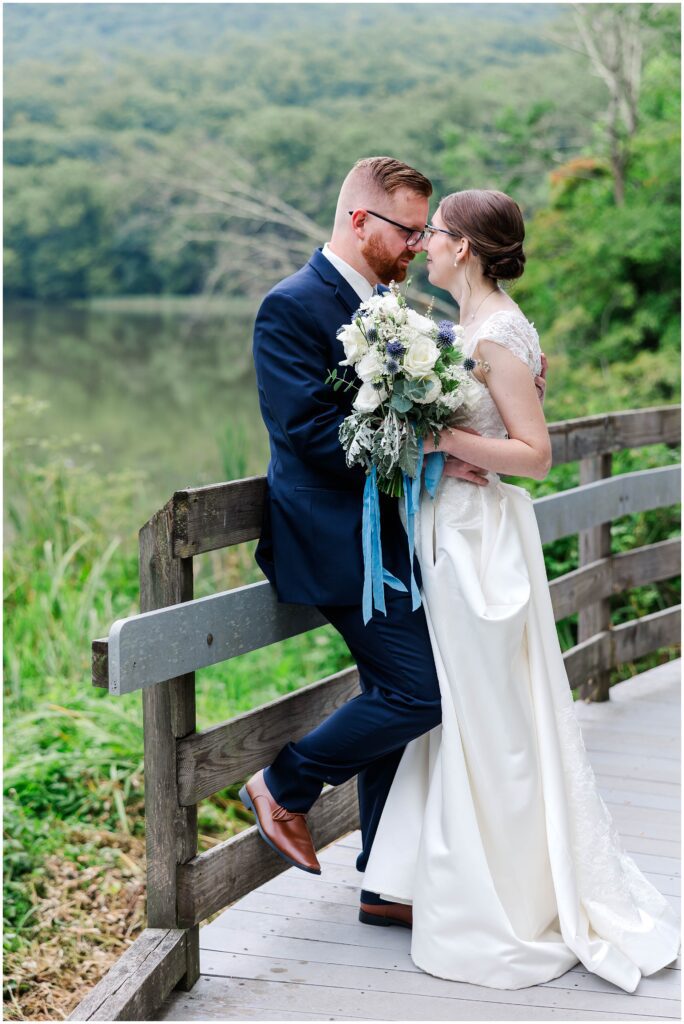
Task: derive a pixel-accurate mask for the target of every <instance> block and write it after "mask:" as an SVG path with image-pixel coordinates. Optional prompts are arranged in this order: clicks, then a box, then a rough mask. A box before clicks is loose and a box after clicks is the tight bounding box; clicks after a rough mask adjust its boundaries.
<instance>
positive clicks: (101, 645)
mask: <svg viewBox="0 0 684 1024" xmlns="http://www.w3.org/2000/svg"><path fill="white" fill-rule="evenodd" d="M91 659H92V660H91V666H92V682H93V686H99V687H100V688H101V689H103V690H106V689H107V688H108V687H109V640H108V639H107V637H101V638H99V639H98V640H93V641H92V644H91Z"/></svg>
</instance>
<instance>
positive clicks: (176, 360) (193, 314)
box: [4, 300, 268, 511]
mask: <svg viewBox="0 0 684 1024" xmlns="http://www.w3.org/2000/svg"><path fill="white" fill-rule="evenodd" d="M255 311H256V303H252V302H242V301H224V302H221V303H216V302H213V303H212V304H211V306H207V304H206V302H203V301H201V300H198V301H192V300H190V301H187V300H168V301H166V302H165V301H163V300H161V301H159V302H157V301H155V302H151V300H145V301H144V302H142V303H135V302H126V303H119V302H117V303H114V302H112V303H104V302H101V303H97V304H91V305H88V306H82V307H74V306H44V305H40V306H37V305H30V306H29V305H17V304H11V305H8V306H6V307H5V343H4V344H5V398H6V399H7V398H9V397H10V396H12V395H23V396H31V397H32V398H35V399H39V400H42V401H45V402H46V403H48V405H47V408H46V409H45V410H44V411H43V412H42V413H41V414H40V415H39V416H37V417H36V418H35V419H34V420H32V421H31V422H22V423H20V424H18V425H17V427H16V430H17V431H19V432H20V433H21V434H22V435H23V436H25V437H26V436H33V437H36V438H47V437H49V438H53V439H62V440H63V441H64V442H65V443H66V444H67V447H69V446H71V447H72V448H73V453H74V454H73V458H74V460H77V461H80V462H82V461H83V459H84V458H86V459H89V460H90V462H91V464H94V465H97V467H98V468H100V469H102V471H103V472H111V471H121V470H133V471H142V472H143V473H144V474H145V476H144V480H143V483H142V484H141V489H142V490H143V491H144V495H145V501H146V502H147V501H149V502H151V508H150V511H151V510H152V508H156V507H159V506H161V505H163V504H164V502H165V501H166V500H167V498H168V497H169V496H170V495H171V493H172V492H173V491H174V490H177V489H179V488H182V487H186V486H198V485H201V484H207V483H213V482H215V481H218V480H223V479H226V477H227V476H232V475H243V474H244V471H245V470H246V472H247V473H263V472H264V471H265V468H266V465H267V463H268V444H267V436H266V431H265V428H264V426H263V423H262V421H261V417H260V415H259V407H258V402H257V395H256V383H255V378H254V369H253V365H252V357H251V334H252V324H253V319H254V313H255ZM89 443H96V444H97V445H99V446H100V448H101V452H100V453H99V454H97V455H90V456H87V455H84V454H83V448H84V445H87V444H89Z"/></svg>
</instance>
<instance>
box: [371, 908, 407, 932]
mask: <svg viewBox="0 0 684 1024" xmlns="http://www.w3.org/2000/svg"><path fill="white" fill-rule="evenodd" d="M359 921H360V922H361V924H372V925H374V926H375V927H376V928H389V927H390V926H391V925H393V924H394V925H398V926H399V927H400V928H411V927H412V926H411V925H410V924H409V923H408V921H400V920H399V918H397V917H378V916H377V914H369V913H368V911H367V910H359Z"/></svg>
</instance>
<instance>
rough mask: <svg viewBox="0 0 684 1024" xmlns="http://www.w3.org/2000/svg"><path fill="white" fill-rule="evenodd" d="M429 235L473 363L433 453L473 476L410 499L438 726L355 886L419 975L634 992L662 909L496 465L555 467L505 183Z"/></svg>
mask: <svg viewBox="0 0 684 1024" xmlns="http://www.w3.org/2000/svg"><path fill="white" fill-rule="evenodd" d="M427 232H428V235H429V242H428V243H427V261H428V266H429V277H430V281H431V283H432V284H434V285H436V286H438V287H440V288H443V289H445V290H446V291H448V292H450V293H451V295H452V296H453V298H454V299H455V301H456V302H457V303H458V306H459V310H460V322H461V325H462V326H463V327H464V329H465V334H464V337H463V342H462V345H463V350H464V354H465V355H466V357H469V359H470V362H468V363H467V365H468V366H469V367H470V368H471V377H472V380H471V382H470V387H469V388H468V391H469V400H468V406H467V408H468V410H469V411H468V414H467V421H466V423H465V424H464V425H465V426H466V428H469V429H455V428H448V429H447V430H445V431H443V432H442V434H441V437H440V442H439V450H440V451H442V452H445V453H446V454H447V455H451V456H455V457H457V458H459V459H462V460H464V461H465V462H468V463H472V464H474V465H476V466H480V467H482V468H483V469H485V470H487V471H488V472H487V479H488V484H487V486H484V487H474V486H472V484H469V483H467V482H465V481H463V480H460V479H457V478H455V477H451V476H448V475H445V477H444V479H443V480H442V483H441V484H440V488H439V491H438V493H437V497H436V499H435V500H434V501H433V500H432V499H431V498H430V497H429V496H428V495H425V496H424V498H423V500H422V504H421V509H420V513H419V522H418V528H417V552H418V557H419V560H420V566H421V572H422V578H423V598H424V605H425V613H426V616H427V621H428V626H429V629H430V636H431V641H432V647H433V652H434V657H435V664H436V666H437V672H438V676H439V683H440V690H441V699H442V725H441V726H439V727H438V728H437V729H434V730H433V731H432V732H430V733H427V734H426V735H424V736H421V737H420V738H419V739H417V740H414V741H413V742H412V743H410V744H409V746H408V747H407V748H406V750H405V753H404V755H403V758H402V761H401V763H400V765H399V768H398V771H397V774H396V777H395V780H394V783H393V786H392V789H391V791H390V794H389V797H388V800H387V803H386V805H385V809H384V811H383V815H382V818H381V821H380V825H379V828H378V832H377V835H376V837H375V840H374V843H373V848H372V851H371V855H370V859H369V862H368V866H367V869H366V872H365V875H364V882H363V886H364V889H367V890H371V891H374V892H378V893H381V894H382V896H383V898H385V899H388V900H391V901H393V902H403V903H412V904H413V935H412V943H411V955H412V957H413V960H414V962H415V963H416V964H417V966H419V967H421V968H422V969H423V970H425V971H428V972H429V973H431V974H435V975H438V976H439V977H442V978H449V979H453V980H456V981H464V982H471V983H473V984H478V985H487V986H491V987H494V988H503V989H516V988H523V987H525V986H528V985H538V984H540V983H542V982H545V981H549V980H550V979H551V978H556V977H558V976H559V975H561V974H563V973H565V972H566V971H567V970H569V969H570V968H571V967H573V966H574V965H575V964H576V963H577V962H578V960H579V961H581V962H582V963H583V964H584V966H585V967H586V968H587V969H588V970H590V971H593V972H594V973H595V974H597V975H599V976H601V977H602V978H605V979H607V980H608V981H610V982H612V983H613V984H615V985H618V986H620V987H621V988H623V989H625V990H626V991H628V992H633V991H634V990H635V988H636V987H637V985H638V983H639V980H640V978H641V977H642V976H643V975H649V974H653V973H654V972H655V971H657V970H659V969H660V968H662V967H664V966H665V965H666V964H669V963H670V962H671V961H672V960H674V959H675V958H676V956H677V952H678V949H679V928H678V923H677V920H676V918H675V915H674V913H673V911H672V909H671V908H670V906H669V904H668V903H667V901H666V900H665V899H664V898H663V896H662V895H661V894H660V893H659V892H658V891H657V890H656V889H655V888H654V887H653V886H652V885H651V884H650V882H648V881H647V880H646V878H644V876H643V875H642V874H641V872H640V871H639V869H638V867H637V866H636V864H635V863H634V861H633V859H632V858H631V857H630V856H629V855H628V854H626V853H625V852H624V850H623V848H622V846H621V843H620V839H619V837H618V834H617V832H616V829H615V827H614V825H613V822H612V820H611V817H610V814H609V812H608V809H607V807H606V805H605V803H604V802H603V800H602V798H601V796H600V795H599V792H598V789H597V785H596V780H595V777H594V773H593V771H592V768H591V766H590V764H589V761H588V758H587V754H586V750H585V747H584V743H583V741H582V736H581V732H580V729H579V726H578V725H577V722H576V718H575V714H574V708H573V701H572V695H571V692H570V688H569V684H568V679H567V676H566V673H565V669H564V665H563V659H562V656H561V652H560V648H559V645H558V640H557V635H556V628H555V622H554V617H553V612H552V608H551V601H550V596H549V589H548V584H547V580H546V574H545V569H544V559H543V554H542V548H541V542H540V539H539V533H538V530H537V524H536V519H535V515H534V510H533V507H532V502H531V500H530V498H529V496H528V494H527V492H526V491H525V490H523V489H522V488H519V487H514V486H512V485H510V484H505V483H502V482H501V480H500V479H499V477H498V475H497V474H499V473H510V474H515V475H517V476H528V477H533V478H535V479H541V478H543V477H544V476H545V475H546V473H547V472H548V470H549V467H550V464H551V446H550V442H549V436H548V432H547V429H546V425H545V422H544V416H543V412H542V409H541V405H540V403H539V400H538V397H537V393H536V390H535V386H534V376H535V374H538V373H539V371H540V367H541V352H540V347H539V339H538V336H537V332H536V331H535V329H534V326H533V325H532V324H531V323H530V322H529V321H528V320H527V319H526V317H525V316H524V314H523V313H522V311H521V310H520V309H519V307H518V306H517V305H516V304H515V303H514V302H513V301H512V299H511V298H510V297H509V296H508V295H506V293H505V292H504V291H502V290H501V288H500V287H499V281H501V280H511V279H514V278H517V277H520V275H521V274H522V273H523V268H524V263H525V256H524V253H523V247H522V242H523V238H524V227H523V220H522V215H521V213H520V210H519V208H518V206H517V205H516V203H514V202H513V200H512V199H510V198H509V197H508V196H506V195H504V194H503V193H501V192H494V191H480V190H471V191H465V192H456V193H454V194H452V195H450V196H447V198H446V199H444V200H443V201H442V203H441V205H440V207H439V210H438V211H437V213H436V215H435V217H434V221H433V223H432V224H431V225H430V226H429V227H428V228H427ZM471 431H473V432H471ZM475 432H476V433H475ZM427 450H431V446H430V447H428V446H427V445H426V451H427ZM448 467H449V463H448V461H447V469H446V474H448Z"/></svg>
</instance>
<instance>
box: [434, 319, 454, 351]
mask: <svg viewBox="0 0 684 1024" xmlns="http://www.w3.org/2000/svg"><path fill="white" fill-rule="evenodd" d="M454 337H455V335H454V325H453V324H452V322H451V320H440V321H439V323H438V324H437V344H438V345H439V347H440V348H451V346H452V345H453V343H454Z"/></svg>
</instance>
